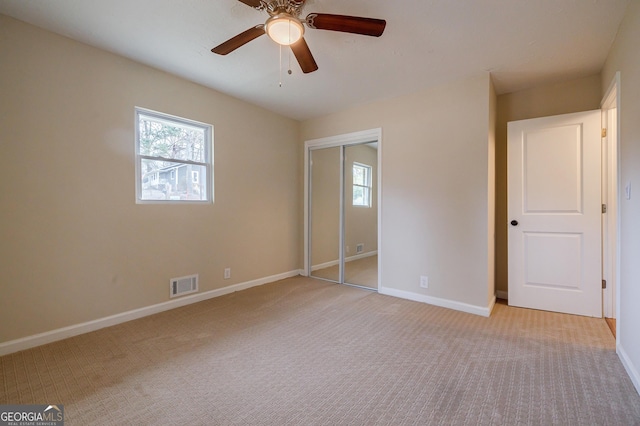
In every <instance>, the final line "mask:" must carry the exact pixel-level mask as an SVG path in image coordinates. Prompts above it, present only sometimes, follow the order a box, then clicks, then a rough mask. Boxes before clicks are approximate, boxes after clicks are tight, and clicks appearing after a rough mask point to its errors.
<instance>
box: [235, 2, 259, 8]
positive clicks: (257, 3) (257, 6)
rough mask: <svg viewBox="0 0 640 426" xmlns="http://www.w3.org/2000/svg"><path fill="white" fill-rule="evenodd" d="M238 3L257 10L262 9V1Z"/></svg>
mask: <svg viewBox="0 0 640 426" xmlns="http://www.w3.org/2000/svg"><path fill="white" fill-rule="evenodd" d="M238 1H240V2H242V3H244V4H246V5H247V6H251V7H254V8H256V9H258V8H260V7H262V6H261V4H260V0H238Z"/></svg>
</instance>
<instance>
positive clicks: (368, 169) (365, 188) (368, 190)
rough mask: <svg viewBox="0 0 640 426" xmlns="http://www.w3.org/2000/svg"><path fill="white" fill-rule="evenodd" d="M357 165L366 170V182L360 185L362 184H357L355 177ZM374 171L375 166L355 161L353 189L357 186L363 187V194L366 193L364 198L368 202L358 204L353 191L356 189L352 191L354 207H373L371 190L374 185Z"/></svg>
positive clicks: (352, 169)
mask: <svg viewBox="0 0 640 426" xmlns="http://www.w3.org/2000/svg"><path fill="white" fill-rule="evenodd" d="M356 167H359V168H362V169H364V170H365V184H364V185H360V184H356V183H355V180H354V179H353V178H354V176H353V175H354V170H355V168H356ZM372 171H373V168H372V167H371V166H369V165H368V164H363V163H358V162H355V161H354V162H353V165H352V166H351V179H352V183H353V188H352V190H353V189H355V188H356V187H358V188H363V195H364V197H363V198H364V199H365V201H366V204H356V202H355V199H354V198H353V193H354V192H355V191H352V193H351V203H352V204H353V206H354V207H369V208H371V190H372V185H371V178H372V177H371V175H372Z"/></svg>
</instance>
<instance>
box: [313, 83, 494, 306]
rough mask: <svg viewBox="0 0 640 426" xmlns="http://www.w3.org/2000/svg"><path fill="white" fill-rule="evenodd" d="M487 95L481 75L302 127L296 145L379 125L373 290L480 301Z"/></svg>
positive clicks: (484, 289) (485, 291) (484, 284)
mask: <svg viewBox="0 0 640 426" xmlns="http://www.w3.org/2000/svg"><path fill="white" fill-rule="evenodd" d="M489 98H490V79H489V75H488V74H487V75H481V76H477V77H474V78H469V79H466V80H463V81H458V82H455V83H452V84H448V85H443V86H440V87H437V88H434V89H430V90H427V91H421V92H417V93H414V94H411V95H408V96H402V97H398V98H394V99H388V100H383V101H379V102H375V103H371V104H368V105H364V106H360V107H357V108H354V109H350V110H346V111H341V112H339V113H336V114H332V115H329V116H326V117H321V118H317V119H313V120H308V121H305V122H303V123H302V138H301V139H302V140H303V141H304V140H311V139H317V138H321V137H328V136H334V135H340V134H346V133H351V132H355V131H361V130H366V129H372V128H378V127H381V128H382V135H383V136H382V148H381V155H382V166H381V167H382V168H381V169H380V171H379V172H380V173H381V174H382V199H381V202H382V218H381V221H382V247H380V251H381V256H382V257H381V259H380V260H381V262H382V277H381V278H382V281H381V283H382V286H383V287H386V288H390V289H393V290H397V291H400V292H405V293H406V294H418V295H425V296H430V297H434V298H440V299H445V300H449V301H454V302H457V303H463V304H468V305H472V306H474V307H481V308H487V307H488V302H487V300H489V299H490V298H491V295H492V294H493V283H489V282H488V276H490V274H489V272H488V269H489V268H490V266H488V265H487V259H489V253H488V252H489V247H490V244H489V241H488V233H489V230H488V223H489V221H493V218H490V217H489V216H490V210H491V207H490V206H489V202H488V199H489V191H488V188H489V182H488V179H489V178H488V176H489V167H488V162H487V155H488V151H489V148H488V146H487V145H488V143H487V135H488V134H489V127H490V126H489V122H490V112H489V109H490V99H489ZM301 149H302V148H301ZM491 266H492V265H491ZM420 275H427V276H429V280H430V281H429V289H421V288H420V287H419V277H420Z"/></svg>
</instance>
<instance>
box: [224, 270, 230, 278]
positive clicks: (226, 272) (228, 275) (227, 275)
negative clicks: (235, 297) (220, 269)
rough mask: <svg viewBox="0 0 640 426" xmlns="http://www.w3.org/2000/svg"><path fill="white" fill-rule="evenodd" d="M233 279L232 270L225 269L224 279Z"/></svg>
mask: <svg viewBox="0 0 640 426" xmlns="http://www.w3.org/2000/svg"><path fill="white" fill-rule="evenodd" d="M229 278H231V268H224V279H225V280H228V279H229Z"/></svg>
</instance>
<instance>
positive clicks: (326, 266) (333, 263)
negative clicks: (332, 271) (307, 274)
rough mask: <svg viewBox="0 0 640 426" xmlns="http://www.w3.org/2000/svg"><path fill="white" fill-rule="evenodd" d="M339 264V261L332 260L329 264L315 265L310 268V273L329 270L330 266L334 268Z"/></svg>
mask: <svg viewBox="0 0 640 426" xmlns="http://www.w3.org/2000/svg"><path fill="white" fill-rule="evenodd" d="M338 264H340V261H339V260H332V261H331V262H325V263H319V264H317V265H313V266H311V271H312V272H313V271H317V270H318V269H324V268H330V267H332V266H336V265H338Z"/></svg>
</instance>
